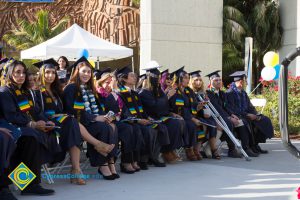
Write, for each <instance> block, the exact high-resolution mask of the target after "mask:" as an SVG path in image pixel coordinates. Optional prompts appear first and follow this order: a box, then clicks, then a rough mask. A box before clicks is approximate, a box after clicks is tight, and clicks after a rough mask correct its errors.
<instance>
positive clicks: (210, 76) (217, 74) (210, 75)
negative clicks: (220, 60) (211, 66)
mask: <svg viewBox="0 0 300 200" xmlns="http://www.w3.org/2000/svg"><path fill="white" fill-rule="evenodd" d="M220 71H221V70H217V71H214V72H212V73H210V74H207V75H206V77H208V78H209V80H212V79H214V78H216V77H220V74H219V72H220Z"/></svg>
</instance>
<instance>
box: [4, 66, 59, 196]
mask: <svg viewBox="0 0 300 200" xmlns="http://www.w3.org/2000/svg"><path fill="white" fill-rule="evenodd" d="M26 75H27V68H26V66H25V64H24V63H23V62H21V61H17V60H11V61H10V62H9V63H8V66H6V68H5V70H4V77H5V84H6V85H5V87H2V88H1V90H0V95H1V98H0V110H1V118H2V119H4V120H6V121H7V122H8V123H10V124H12V125H13V126H14V127H15V128H12V126H10V125H8V124H6V126H5V123H2V126H3V124H4V127H5V128H9V129H10V130H11V133H13V135H14V139H15V140H16V141H15V142H16V146H17V147H16V149H15V151H14V153H13V155H12V156H11V166H10V167H11V169H14V168H15V167H17V166H18V165H19V164H20V162H23V163H24V164H25V165H26V166H27V167H29V168H30V170H31V171H32V172H33V173H34V174H35V175H36V178H35V179H34V180H33V181H32V182H31V183H30V184H29V185H28V186H27V187H26V188H25V189H24V190H23V191H21V194H22V195H25V194H26V195H28V194H33V195H51V194H53V193H54V191H53V190H48V189H44V188H42V187H41V186H40V182H41V165H42V164H43V163H46V162H49V161H52V160H53V157H55V155H56V154H57V153H59V152H61V148H60V147H59V145H58V144H57V140H56V138H55V135H54V133H53V128H51V127H47V126H46V124H52V123H51V122H50V121H48V120H47V118H46V117H45V116H44V115H43V114H42V113H40V112H39V108H38V105H37V104H36V102H35V98H34V95H33V93H32V91H30V90H28V89H27V88H26ZM18 130H19V131H20V132H21V135H20V134H14V133H18V132H19V131H18Z"/></svg>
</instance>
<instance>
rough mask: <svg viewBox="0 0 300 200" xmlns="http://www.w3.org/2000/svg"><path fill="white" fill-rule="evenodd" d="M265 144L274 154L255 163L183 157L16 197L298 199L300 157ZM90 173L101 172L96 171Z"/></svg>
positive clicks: (274, 142) (277, 144)
mask: <svg viewBox="0 0 300 200" xmlns="http://www.w3.org/2000/svg"><path fill="white" fill-rule="evenodd" d="M299 145H300V143H299ZM261 146H262V147H263V148H264V149H268V150H269V152H270V153H269V154H267V155H262V156H260V157H258V158H255V159H253V160H252V161H250V162H247V161H245V160H243V159H231V158H227V157H223V158H222V160H210V159H205V160H203V161H197V162H188V161H184V162H181V163H178V164H174V165H168V166H167V167H166V168H155V167H151V168H150V170H148V171H143V172H138V173H135V174H133V175H127V174H121V178H120V179H119V180H116V181H105V180H102V179H101V178H100V179H90V180H88V184H87V185H85V186H77V185H71V184H70V183H69V182H68V181H67V180H56V183H55V184H54V185H48V184H46V183H45V184H44V185H45V187H49V188H50V187H51V188H54V189H55V190H56V194H55V195H54V196H49V197H32V196H30V197H23V196H19V195H17V197H18V198H19V199H21V200H27V199H28V200H29V199H30V200H38V199H42V200H48V199H59V200H63V199H72V200H77V199H81V200H82V199H85V200H89V199H102V200H104V199H109V200H115V199H118V200H119V199H122V200H141V199H143V200H148V199H149V200H150V199H155V200H166V199H172V200H177V199H180V200H181V199H184V198H185V199H190V200H191V199H203V200H210V199H218V200H220V199H226V200H227V199H246V200H252V199H264V200H265V199H270V200H284V199H297V197H296V192H295V189H296V188H297V187H300V163H299V161H298V160H296V159H295V158H294V157H292V156H291V155H290V154H289V153H288V152H287V151H286V150H284V149H283V146H282V144H281V142H280V140H277V139H273V140H270V141H268V143H267V144H264V145H261ZM85 173H96V169H89V170H86V171H85Z"/></svg>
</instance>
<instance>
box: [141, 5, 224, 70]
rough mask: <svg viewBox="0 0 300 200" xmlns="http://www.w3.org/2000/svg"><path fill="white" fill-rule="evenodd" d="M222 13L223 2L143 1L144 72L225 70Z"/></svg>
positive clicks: (142, 46)
mask: <svg viewBox="0 0 300 200" xmlns="http://www.w3.org/2000/svg"><path fill="white" fill-rule="evenodd" d="M222 10H223V1H221V0H188V1H183V0H163V1H162V0H151V1H148V0H141V37H140V38H141V46H140V47H141V49H140V52H141V53H140V54H141V55H140V56H141V57H140V66H141V68H143V66H145V64H146V63H147V62H149V61H150V60H156V61H157V62H158V63H160V64H161V65H163V66H164V68H169V69H171V70H170V71H173V70H174V69H176V68H178V67H180V66H182V65H185V66H186V69H187V71H192V70H196V69H200V70H202V71H203V74H207V73H208V72H211V71H213V70H216V69H221V68H222ZM164 68H163V69H164Z"/></svg>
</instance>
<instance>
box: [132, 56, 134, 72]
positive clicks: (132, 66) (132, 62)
mask: <svg viewBox="0 0 300 200" xmlns="http://www.w3.org/2000/svg"><path fill="white" fill-rule="evenodd" d="M131 65H132V71H133V73H134V57H133V55H132V57H131Z"/></svg>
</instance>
